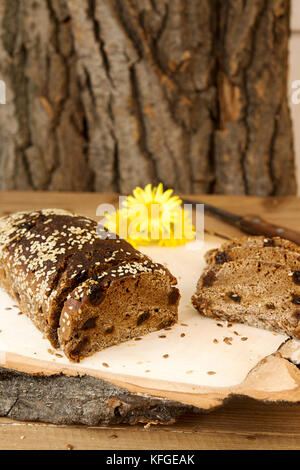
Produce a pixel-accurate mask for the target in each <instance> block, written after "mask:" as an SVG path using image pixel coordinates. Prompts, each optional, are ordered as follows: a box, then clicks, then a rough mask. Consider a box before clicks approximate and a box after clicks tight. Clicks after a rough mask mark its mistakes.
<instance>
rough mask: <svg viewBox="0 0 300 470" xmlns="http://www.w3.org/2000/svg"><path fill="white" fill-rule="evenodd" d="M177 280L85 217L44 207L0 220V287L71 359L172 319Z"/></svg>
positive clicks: (175, 302) (175, 306) (161, 267)
mask: <svg viewBox="0 0 300 470" xmlns="http://www.w3.org/2000/svg"><path fill="white" fill-rule="evenodd" d="M176 283H177V281H176V279H175V278H174V276H172V275H171V274H170V272H169V271H168V270H167V269H166V268H165V267H163V266H161V265H160V264H156V263H153V262H152V261H151V260H150V259H149V258H148V257H147V256H145V255H143V254H142V253H140V252H139V251H137V250H136V249H134V248H133V247H132V246H131V245H130V244H129V243H127V242H126V241H125V240H121V239H119V238H118V237H116V238H115V239H111V238H109V233H108V232H106V231H104V230H103V231H102V234H99V232H98V231H97V223H96V222H95V221H93V220H91V219H89V218H87V217H83V216H79V215H74V214H72V213H70V212H68V211H62V210H58V209H48V210H42V211H36V212H30V213H25V212H22V213H17V214H13V215H10V216H7V217H3V218H1V219H0V286H1V287H3V288H4V289H5V290H6V291H7V292H8V294H9V295H10V296H11V297H12V298H13V299H14V300H15V301H16V302H18V303H19V305H20V309H21V310H22V312H23V313H24V314H26V315H28V317H29V318H30V319H31V320H32V321H33V323H34V324H35V325H36V326H37V328H39V330H41V331H42V332H43V333H44V335H45V337H46V338H47V339H48V340H49V341H50V342H51V344H52V346H53V347H55V348H61V349H63V351H64V352H65V354H66V355H67V357H68V358H69V359H70V360H73V361H80V360H81V359H82V358H83V357H86V356H89V355H91V354H93V353H94V352H96V351H98V350H100V349H102V348H105V347H107V346H110V345H113V344H117V343H120V342H122V341H126V340H128V339H130V338H133V337H136V336H141V335H144V334H146V333H148V332H151V331H155V330H159V329H161V328H164V327H167V326H170V325H172V324H173V323H175V322H176V321H177V310H178V303H179V297H180V295H179V291H178V289H177V288H176V287H175V285H176Z"/></svg>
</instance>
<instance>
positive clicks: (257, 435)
mask: <svg viewBox="0 0 300 470" xmlns="http://www.w3.org/2000/svg"><path fill="white" fill-rule="evenodd" d="M193 197H194V198H195V196H193ZM199 200H201V201H202V200H203V201H207V202H209V203H210V204H215V205H217V206H219V207H223V208H226V209H228V210H231V211H233V212H236V213H238V214H241V215H246V214H259V215H261V216H263V217H264V218H265V219H267V220H268V221H270V222H272V223H277V224H282V225H285V226H287V227H290V228H293V229H296V230H300V221H299V213H300V212H299V211H300V199H299V198H294V197H288V198H256V197H253V198H250V197H237V196H234V197H232V196H203V197H202V196H201V197H200V196H199ZM117 201H118V197H117V195H113V194H110V195H106V194H96V193H93V194H89V193H83V194H81V193H76V194H72V193H48V192H47V193H40V192H34V193H33V192H1V193H0V214H1V215H3V214H7V213H10V212H14V211H17V210H23V209H24V210H29V209H39V208H45V207H60V208H65V209H69V210H74V211H76V212H79V213H82V214H86V215H89V216H91V217H95V215H96V208H97V206H98V205H99V204H101V203H103V202H106V203H117ZM206 229H207V230H210V231H214V232H218V233H222V234H226V235H228V236H234V235H240V232H239V231H238V230H237V229H235V228H232V227H230V226H228V225H226V224H224V223H223V222H221V221H218V220H216V219H213V218H212V217H207V218H206ZM67 448H74V449H300V405H287V404H277V405H267V404H263V403H258V402H255V401H254V400H250V399H238V398H235V399H234V400H230V401H229V402H228V404H227V405H225V406H224V407H223V408H220V409H218V410H215V411H214V412H211V413H209V414H200V415H190V414H188V415H185V416H183V417H182V418H180V419H179V420H178V421H177V423H175V424H174V425H170V426H169V425H168V426H162V425H159V426H154V425H153V426H150V428H148V429H145V428H144V427H143V425H136V426H130V427H129V426H109V427H98V428H91V427H77V426H76V427H73V426H69V427H67V426H55V425H47V424H36V423H20V422H15V421H12V420H8V419H6V418H2V419H0V449H67Z"/></svg>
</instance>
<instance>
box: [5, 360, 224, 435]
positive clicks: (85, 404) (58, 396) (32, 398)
mask: <svg viewBox="0 0 300 470" xmlns="http://www.w3.org/2000/svg"><path fill="white" fill-rule="evenodd" d="M221 403H222V400H220V405H221ZM186 411H195V412H196V411H198V412H199V411H200V410H199V409H196V408H194V407H193V406H189V405H185V404H183V403H177V402H175V401H172V400H168V399H163V398H155V397H151V396H146V395H143V396H142V395H135V394H132V393H130V392H128V390H125V389H123V388H119V387H116V386H115V385H113V384H111V383H109V382H105V381H104V380H101V379H96V378H94V377H90V376H87V375H86V376H83V377H79V376H76V377H67V376H65V375H63V374H60V375H52V376H49V377H48V376H43V375H34V376H33V375H29V374H25V373H22V372H17V371H14V370H10V369H5V368H2V367H0V416H2V417H6V418H11V419H17V420H21V421H43V422H48V423H53V424H85V425H89V426H97V425H100V424H121V423H122V424H136V423H145V424H147V423H153V424H158V423H161V424H173V423H174V421H175V420H176V418H177V417H179V416H180V415H181V414H183V413H185V412H186Z"/></svg>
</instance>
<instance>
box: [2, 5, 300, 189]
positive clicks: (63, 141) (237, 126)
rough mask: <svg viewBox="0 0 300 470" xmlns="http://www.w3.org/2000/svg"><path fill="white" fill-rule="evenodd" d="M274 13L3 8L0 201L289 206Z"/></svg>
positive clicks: (281, 41)
mask: <svg viewBox="0 0 300 470" xmlns="http://www.w3.org/2000/svg"><path fill="white" fill-rule="evenodd" d="M289 6H290V5H289V1H287V0H253V1H251V2H245V1H244V0H228V1H226V2H222V1H220V0H3V1H2V2H1V4H0V78H1V79H2V80H4V81H5V82H6V86H7V93H8V96H7V104H6V105H2V106H1V108H0V139H1V148H0V171H1V174H0V188H2V189H14V188H18V189H49V190H75V191H76V190H82V191H86V190H92V191H93V190H95V191H108V192H110V191H120V192H124V193H127V192H129V191H131V190H132V189H133V188H134V187H135V186H136V185H144V184H146V183H148V182H153V183H157V182H158V181H163V182H164V183H165V185H167V186H170V187H174V188H175V189H176V190H177V191H181V192H186V193H188V192H190V193H192V192H219V193H228V194H257V195H272V194H279V195H285V194H293V193H295V190H296V183H295V172H294V156H293V144H292V129H291V122H290V115H289V109H288V103H287V58H288V36H289Z"/></svg>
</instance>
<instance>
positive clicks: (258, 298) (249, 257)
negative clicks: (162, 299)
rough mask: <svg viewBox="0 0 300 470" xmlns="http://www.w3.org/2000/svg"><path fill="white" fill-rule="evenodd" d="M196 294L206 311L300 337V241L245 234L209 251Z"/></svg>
mask: <svg viewBox="0 0 300 470" xmlns="http://www.w3.org/2000/svg"><path fill="white" fill-rule="evenodd" d="M206 261H207V263H208V266H207V268H206V269H205V271H204V272H203V274H202V276H201V277H200V280H199V282H198V285H197V290H196V293H195V295H194V296H193V298H192V302H193V304H194V306H195V307H196V308H197V309H198V310H199V312H200V313H201V314H203V315H205V316H208V317H212V318H216V319H221V320H228V321H231V322H240V323H247V324H248V325H251V326H256V327H259V328H265V329H268V330H272V331H276V332H279V333H285V334H287V335H289V336H292V337H295V338H300V247H299V246H298V245H296V244H294V243H292V242H289V241H287V240H283V239H281V238H278V237H276V238H264V237H243V238H241V239H235V240H232V241H230V242H226V243H224V244H223V245H222V246H221V248H220V249H216V250H211V251H209V252H208V253H207V254H206Z"/></svg>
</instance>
